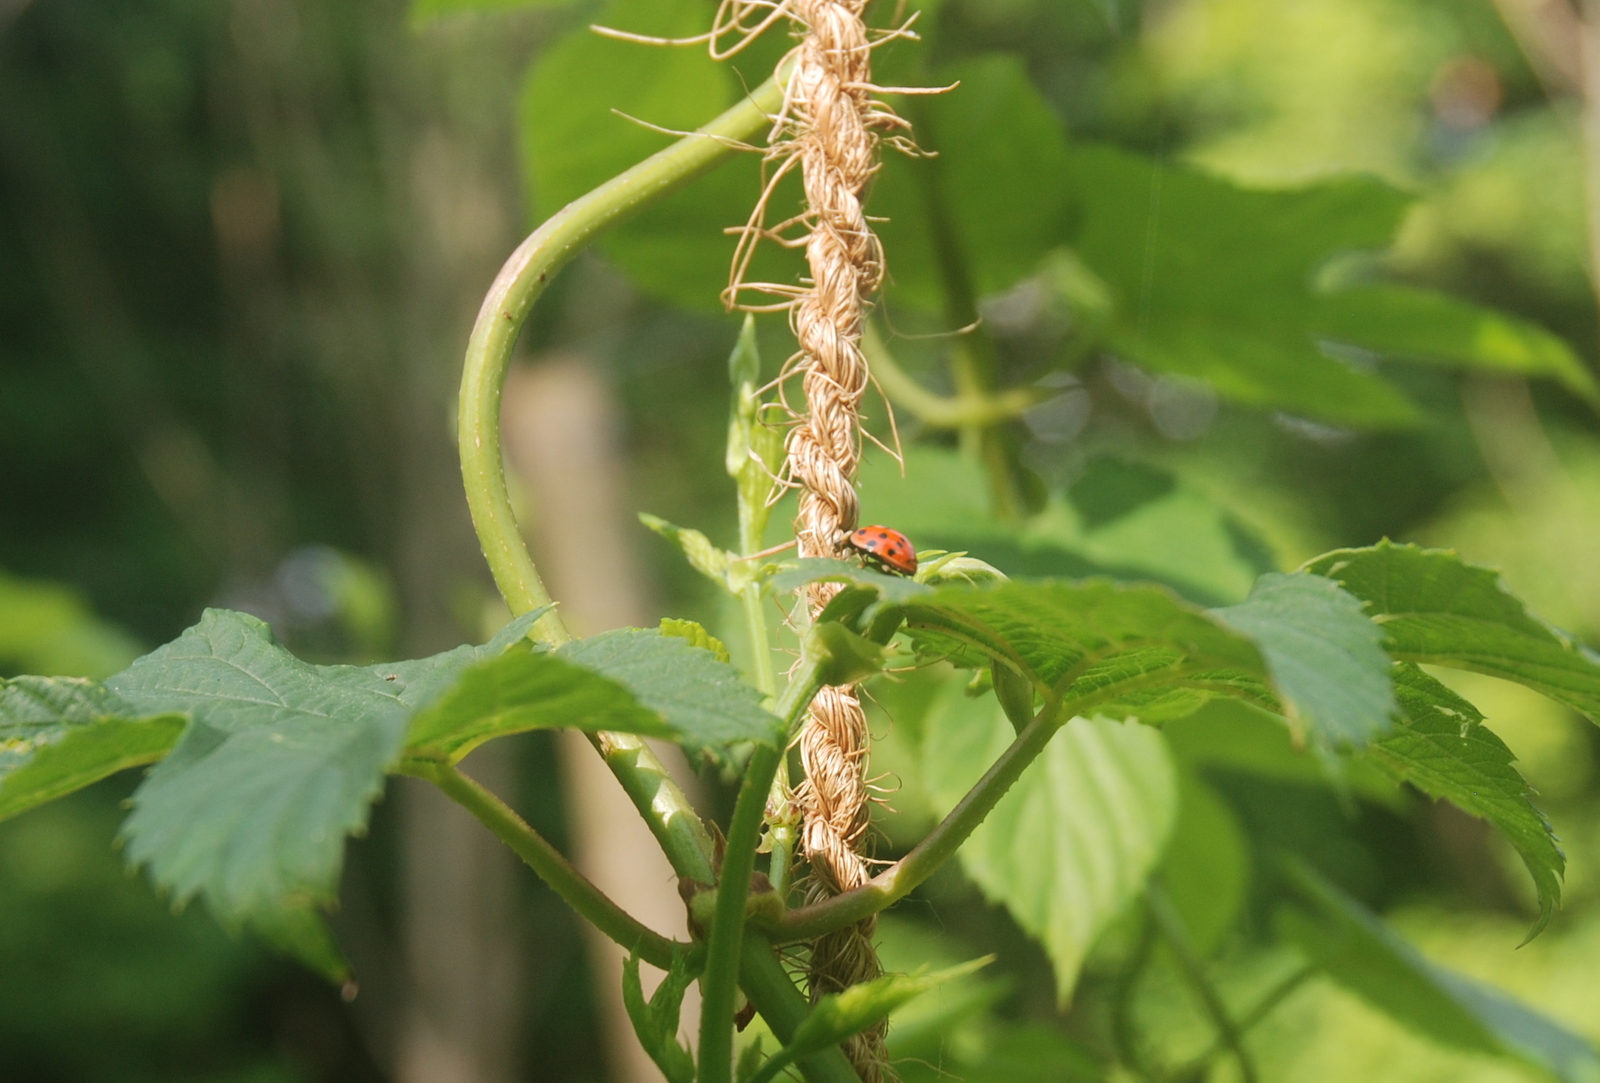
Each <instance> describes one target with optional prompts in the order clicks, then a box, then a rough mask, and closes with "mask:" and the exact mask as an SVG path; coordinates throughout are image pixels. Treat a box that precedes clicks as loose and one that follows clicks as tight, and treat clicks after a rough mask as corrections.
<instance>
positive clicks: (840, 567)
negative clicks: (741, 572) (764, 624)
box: [768, 557, 930, 603]
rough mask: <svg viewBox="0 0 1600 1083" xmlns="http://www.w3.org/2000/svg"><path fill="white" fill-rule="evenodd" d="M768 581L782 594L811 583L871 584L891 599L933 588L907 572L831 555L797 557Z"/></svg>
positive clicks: (894, 600)
mask: <svg viewBox="0 0 1600 1083" xmlns="http://www.w3.org/2000/svg"><path fill="white" fill-rule="evenodd" d="M768 583H769V584H770V586H771V589H772V590H773V591H774V592H775V593H778V594H787V593H789V592H790V591H795V590H799V589H800V588H801V587H804V586H806V585H808V584H810V583H848V584H853V585H855V586H861V587H869V588H871V589H872V590H875V591H877V593H878V596H879V597H880V598H882V599H883V600H884V601H887V602H891V603H897V602H903V601H905V600H907V599H908V598H917V597H921V596H924V595H926V594H927V593H928V592H929V590H930V588H929V587H927V586H924V585H923V584H921V583H918V582H917V581H916V580H915V579H907V578H906V577H905V576H903V575H889V574H888V573H887V572H880V571H878V570H876V569H874V568H863V567H862V566H861V565H859V564H852V563H850V562H849V561H848V560H834V559H832V558H831V557H805V558H804V559H801V560H796V561H793V562H791V563H789V564H786V565H784V567H783V568H782V569H780V570H779V571H778V573H777V574H776V575H774V576H773V577H772V578H771V579H769V580H768Z"/></svg>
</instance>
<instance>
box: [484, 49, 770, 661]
mask: <svg viewBox="0 0 1600 1083" xmlns="http://www.w3.org/2000/svg"><path fill="white" fill-rule="evenodd" d="M782 101H783V91H782V88H781V86H780V85H779V82H778V77H777V76H774V77H773V78H772V79H769V80H767V81H766V82H765V83H763V84H761V86H760V87H758V88H756V90H755V91H753V92H752V93H751V94H750V96H749V97H747V98H745V99H744V100H743V101H741V102H740V103H739V104H738V105H735V106H734V107H733V108H732V109H729V110H728V111H727V112H725V113H723V114H722V115H721V116H719V117H718V118H717V119H716V120H713V121H712V122H711V123H710V124H707V125H706V126H705V127H704V128H701V129H700V130H699V131H698V132H695V133H693V134H691V135H688V136H685V137H684V138H682V139H680V140H678V141H677V142H676V143H674V144H672V145H671V146H670V147H667V148H666V149H665V150H662V151H660V152H658V153H656V154H653V155H651V156H650V157H649V158H646V159H645V160H644V161H643V162H640V163H639V164H638V165H636V166H634V167H633V168H632V169H629V170H628V171H626V172H625V173H621V174H619V175H618V176H616V177H613V178H612V179H611V180H609V181H607V182H606V183H605V184H602V185H601V186H600V187H598V188H596V189H595V190H594V191H592V192H590V193H588V194H587V195H584V196H581V197H580V198H578V199H576V200H574V201H573V202H571V203H569V204H567V205H566V206H565V207H563V208H562V209H561V210H559V211H557V212H556V213H555V214H553V215H551V216H550V217H549V218H548V219H546V220H545V222H544V224H543V225H541V226H540V227H539V228H538V229H536V230H534V232H533V233H532V234H531V235H530V236H529V237H528V239H527V240H525V241H523V242H522V243H521V244H520V245H518V246H517V250H516V251H515V252H513V253H512V254H511V258H510V259H508V260H507V261H506V263H505V266H504V267H502V268H501V269H500V273H499V275H498V276H496V278H495V280H494V284H493V285H492V286H490V287H489V292H488V294H487V295H486V296H485V297H484V299H483V307H482V308H481V309H479V311H478V320H477V323H476V324H475V325H474V326H473V329H472V338H471V340H470V341H469V342H468V345H467V357H466V364H465V367H464V368H463V370H462V374H461V397H460V402H459V406H458V410H459V415H458V426H459V427H458V434H459V435H458V447H459V451H460V455H461V473H462V475H463V478H464V480H465V482H466V490H467V506H468V507H469V508H470V509H471V512H472V522H473V526H474V527H476V529H477V531H478V540H479V541H480V542H481V543H482V545H483V554H484V557H485V558H486V559H487V560H488V562H489V570H490V571H491V572H492V573H493V574H494V580H495V583H496V585H498V586H499V588H500V593H501V594H503V595H505V599H506V603H507V604H508V605H510V607H511V609H512V611H513V612H515V613H526V612H528V611H529V610H532V609H537V608H538V607H539V606H542V605H547V604H549V602H550V594H549V592H548V591H547V590H545V587H544V582H543V581H542V580H541V579H540V578H539V572H538V569H537V568H535V567H534V564H533V559H532V557H530V556H529V555H528V550H527V547H526V546H525V545H524V544H523V541H522V534H521V532H520V530H519V529H518V527H517V519H516V514H515V512H513V511H512V508H511V498H510V494H509V492H508V490H507V488H506V479H505V467H504V464H503V461H502V454H501V446H500V392H501V390H502V388H503V387H504V384H505V377H506V368H507V366H508V365H509V364H510V361H511V351H512V348H513V347H514V346H515V345H516V341H517V335H518V333H519V332H520V331H521V329H522V323H523V320H525V319H526V318H527V315H528V311H529V310H530V309H531V308H532V307H533V303H534V301H536V300H537V299H538V298H539V295H540V294H541V293H543V292H544V289H545V285H546V283H548V281H549V279H550V276H551V275H553V274H555V273H556V272H557V271H559V270H560V269H561V268H562V267H563V266H565V265H566V263H567V262H568V261H569V260H571V259H572V258H573V257H574V256H575V255H577V254H578V253H579V252H580V251H582V250H583V249H584V248H585V247H586V246H587V245H589V244H590V243H591V242H592V241H593V240H594V239H595V238H596V237H597V236H598V235H599V234H600V233H601V232H602V231H603V230H605V229H607V228H609V227H611V226H613V225H616V224H617V223H618V222H620V221H622V220H623V219H624V218H626V217H628V216H629V215H631V214H633V213H635V212H637V211H639V210H640V209H642V208H644V207H645V206H647V205H649V204H650V203H652V202H654V201H655V200H657V199H660V198H661V197H662V196H664V195H666V194H667V193H668V192H670V191H672V190H673V189H674V188H677V187H678V186H679V185H681V184H684V183H685V182H687V181H689V180H692V179H694V178H695V177H697V176H699V175H700V174H701V173H704V172H705V171H706V170H708V169H710V168H711V167H712V166H714V165H716V164H717V163H719V162H721V161H722V160H723V159H724V158H726V157H728V155H730V154H731V153H733V147H732V145H731V144H732V143H733V142H737V141H742V140H745V139H748V138H750V137H751V136H753V135H755V134H756V133H757V132H758V131H760V130H761V129H762V128H763V127H764V126H766V125H767V124H768V123H769V122H770V121H769V117H770V115H771V114H772V113H773V112H774V111H776V110H777V109H778V108H779V107H780V105H781V104H782ZM537 627H539V628H540V629H541V630H542V631H543V632H544V633H545V635H546V636H548V637H549V638H550V640H551V641H560V640H563V639H565V638H567V632H566V629H565V628H564V627H562V626H561V622H560V620H559V618H557V617H556V616H555V614H553V613H552V614H551V615H550V616H548V617H545V618H543V619H542V620H541V621H540V623H539V625H538V626H537Z"/></svg>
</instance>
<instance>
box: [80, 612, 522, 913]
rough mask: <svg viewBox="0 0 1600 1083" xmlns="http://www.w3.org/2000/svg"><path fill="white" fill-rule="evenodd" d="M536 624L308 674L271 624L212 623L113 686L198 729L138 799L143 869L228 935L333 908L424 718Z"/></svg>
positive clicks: (136, 827) (136, 830)
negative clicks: (419, 711)
mask: <svg viewBox="0 0 1600 1083" xmlns="http://www.w3.org/2000/svg"><path fill="white" fill-rule="evenodd" d="M531 617H535V614H527V615H525V616H524V617H522V618H519V619H518V620H517V621H514V622H513V623H512V624H511V625H509V626H508V627H507V628H506V630H505V631H504V632H502V634H501V635H500V636H499V637H496V639H495V640H494V641H493V642H491V643H489V644H487V645H485V646H483V647H459V648H457V649H455V650H453V651H449V652H447V653H445V654H441V655H436V656H434V657H433V658H428V659H422V660H419V661H413V662H398V663H390V664H386V665H380V666H367V667H361V668H358V667H355V666H315V665H311V664H309V663H307V662H302V661H300V660H299V659H297V658H295V657H294V656H293V655H291V654H290V653H289V652H288V651H286V650H284V649H283V648H282V647H280V646H279V645H278V644H276V643H275V642H273V639H272V633H271V631H270V630H269V629H268V628H267V626H266V625H265V624H263V623H262V622H261V621H259V620H257V619H256V618H254V617H251V616H248V615H246V614H243V613H233V612H229V611H227V610H218V609H210V610H207V611H206V613H205V615H204V616H203V617H202V618H201V620H200V623H199V624H197V625H195V626H194V627H193V628H190V629H189V630H188V631H186V632H185V633H184V634H183V635H181V636H180V637H178V639H176V640H174V641H173V642H171V643H168V644H167V645H165V646H163V647H160V648H158V649H157V650H155V651H153V652H151V653H150V654H147V655H145V656H144V657H143V658H141V659H139V660H138V661H136V662H135V663H134V664H133V665H132V666H130V667H128V669H127V670H125V671H123V672H122V673H120V674H118V675H117V676H115V677H112V678H111V679H110V680H108V681H107V682H106V684H107V686H108V687H109V688H110V689H111V690H112V691H113V692H115V693H117V694H118V695H120V696H121V697H122V698H123V699H124V700H126V701H127V702H128V703H130V704H131V705H132V706H133V707H134V709H135V710H137V711H140V712H143V713H149V714H154V713H158V712H173V711H186V712H188V714H189V715H190V717H191V719H192V721H191V723H190V725H189V728H188V729H187V730H186V731H185V732H184V734H183V737H182V738H181V739H180V740H179V742H178V744H177V747H176V748H174V749H173V751H172V753H171V755H169V756H168V757H167V758H166V759H165V760H163V761H162V762H161V763H160V765H158V766H157V767H156V769H155V770H153V771H152V772H151V773H150V776H149V777H148V778H147V779H146V780H145V782H144V784H143V785H142V786H140V787H139V789H138V791H137V792H135V794H134V796H133V812H132V813H131V814H130V816H129V817H128V820H127V822H126V824H125V825H124V828H123V833H124V836H125V837H126V839H127V842H128V860H129V861H130V862H131V863H132V864H134V865H148V866H149V867H150V870H151V873H152V875H153V876H154V878H155V880H156V882H157V883H158V884H160V885H161V886H162V887H165V888H167V889H169V890H171V891H172V893H173V895H174V897H175V899H176V900H177V902H179V903H180V904H181V903H183V902H185V901H187V900H188V899H190V898H191V897H193V896H194V895H196V894H204V895H205V897H206V900H207V902H208V903H209V904H210V906H211V908H212V909H213V911H214V912H215V913H216V914H217V916H218V917H219V918H221V919H222V920H223V921H224V922H236V921H238V920H239V919H241V918H251V919H255V920H258V921H267V922H271V921H274V920H277V916H278V915H280V914H281V912H282V910H283V908H284V907H285V906H302V907H303V906H305V905H306V904H308V903H311V902H316V903H325V902H329V901H331V900H332V898H333V895H334V889H335V886H336V883H337V880H338V872H339V865H340V858H341V855H342V852H343V847H344V838H345V836H346V835H348V834H350V833H352V832H358V831H360V830H362V829H364V828H365V825H366V819H367V807H368V805H369V804H370V803H371V802H372V800H373V799H374V798H376V797H377V796H378V794H379V793H380V792H381V790H382V788H383V778H384V771H385V769H386V768H387V767H388V766H389V765H390V764H391V763H393V762H394V760H395V757H396V755H397V754H398V752H399V751H400V746H401V742H402V740H403V738H404V736H405V730H406V721H407V718H408V717H409V716H410V714H411V712H412V711H413V710H414V709H416V708H417V707H418V706H420V705H422V704H424V703H426V702H427V701H429V700H431V699H432V698H433V697H435V696H437V695H438V694H439V693H440V692H442V691H443V690H444V689H445V688H447V687H448V686H449V684H450V683H451V682H452V681H453V680H454V679H455V677H456V675H457V674H459V673H460V672H461V671H462V670H463V669H465V668H466V667H468V666H469V665H471V664H472V663H473V662H475V661H477V660H478V659H479V658H481V657H483V656H485V655H488V654H494V653H498V652H499V651H501V650H503V649H504V648H505V646H506V644H507V643H508V642H510V641H512V640H515V639H520V638H521V637H522V636H523V635H524V634H526V631H527V628H528V625H529V623H530V621H529V618H531Z"/></svg>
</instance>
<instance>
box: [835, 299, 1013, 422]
mask: <svg viewBox="0 0 1600 1083" xmlns="http://www.w3.org/2000/svg"><path fill="white" fill-rule="evenodd" d="M862 350H863V352H864V353H865V354H866V355H867V368H868V369H870V370H871V372H872V376H873V379H875V380H877V381H878V386H879V387H881V388H882V389H883V393H884V394H885V395H887V396H888V397H889V401H891V402H893V403H894V404H895V405H896V406H899V407H901V408H903V409H906V410H909V411H911V412H912V413H913V414H915V415H916V417H917V420H918V421H920V422H922V423H923V424H924V425H927V426H929V427H930V428H935V429H961V428H966V427H970V426H975V425H976V426H985V425H996V424H999V423H1000V422H1002V421H1009V420H1011V419H1012V418H1015V417H1019V416H1020V415H1021V414H1022V412H1023V411H1024V410H1026V409H1028V408H1029V407H1030V406H1035V405H1037V404H1038V403H1040V402H1041V401H1043V399H1044V397H1045V396H1044V395H1043V394H1042V393H1040V392H1038V391H1036V390H1034V389H1031V388H1026V389H1024V388H1018V389H1013V390H1011V391H1002V392H1000V393H998V394H980V395H975V396H973V395H960V396H946V395H937V394H935V393H933V392H932V391H929V390H928V389H927V388H925V387H923V386H922V385H921V384H920V383H918V382H917V381H916V380H915V379H914V378H913V377H912V376H911V375H910V374H909V373H907V372H906V371H905V370H904V369H902V368H901V367H900V364H899V362H897V361H896V360H895V358H894V354H893V353H891V352H890V350H889V347H888V344H887V343H885V342H884V340H883V335H882V334H881V333H880V332H879V331H878V328H877V325H876V323H869V324H868V325H867V328H866V333H865V334H864V336H863V338H862Z"/></svg>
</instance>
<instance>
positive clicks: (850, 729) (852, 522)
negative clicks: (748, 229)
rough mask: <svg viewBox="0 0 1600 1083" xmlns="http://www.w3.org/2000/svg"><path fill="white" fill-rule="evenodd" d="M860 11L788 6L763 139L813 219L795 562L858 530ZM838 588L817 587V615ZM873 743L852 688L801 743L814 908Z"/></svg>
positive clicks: (868, 89)
mask: <svg viewBox="0 0 1600 1083" xmlns="http://www.w3.org/2000/svg"><path fill="white" fill-rule="evenodd" d="M864 7H865V0H790V3H789V5H788V9H789V15H790V17H791V18H792V19H793V20H794V21H795V22H796V23H798V24H799V25H800V26H801V27H802V28H803V30H804V37H803V39H802V41H801V44H800V46H799V48H798V49H797V51H796V55H795V67H794V73H793V75H792V77H791V79H790V82H789V86H788V94H787V100H786V102H785V106H784V112H783V114H782V115H781V116H780V118H779V120H778V124H777V126H776V128H775V130H774V138H773V140H772V148H773V149H772V156H773V158H774V159H775V160H777V161H778V162H780V163H781V164H779V166H778V167H777V169H776V170H774V180H775V179H776V177H777V176H781V175H782V174H783V173H785V172H788V171H789V169H791V168H792V167H793V165H794V163H795V162H796V161H798V163H799V167H800V170H801V179H802V182H803V185H804V188H805V195H806V203H807V207H808V210H807V213H806V215H805V217H804V219H803V222H804V223H805V224H806V225H807V226H809V234H808V235H807V236H806V238H805V242H804V243H805V251H806V260H807V263H808V265H809V267H810V276H811V284H810V287H809V288H808V289H805V290H803V291H801V292H799V294H798V296H796V297H794V300H793V302H792V307H791V308H790V312H791V320H792V323H793V326H794V331H795V336H796V338H797V339H798V341H799V344H800V353H799V354H798V355H797V357H796V359H795V360H794V361H793V362H792V363H791V364H793V365H796V366H798V368H799V369H800V371H801V372H802V374H803V376H802V384H803V387H804V390H805V397H806V412H805V413H804V414H803V415H801V416H799V417H798V418H797V419H796V424H795V426H794V427H793V428H792V429H791V430H790V433H789V438H788V442H787V452H788V462H787V473H788V476H789V478H790V479H791V480H792V481H793V483H794V484H796V485H797V486H799V487H800V488H801V490H802V493H801V497H800V515H799V521H798V523H797V525H796V534H797V536H798V539H799V550H800V555H801V556H802V557H814V556H837V555H839V554H840V553H841V552H842V551H843V549H844V548H845V544H846V540H847V539H848V537H849V535H850V532H851V531H852V530H854V529H855V527H856V525H857V520H858V518H859V508H858V504H857V501H856V491H855V476H856V468H857V465H858V463H859V461H860V457H861V435H860V412H861V399H862V396H863V395H864V394H865V393H866V389H867V383H868V376H867V367H866V361H865V359H864V357H863V356H862V352H861V333H862V323H863V319H864V317H865V309H866V303H867V299H868V298H869V297H870V296H871V295H872V294H873V293H874V292H875V291H876V290H877V288H878V284H879V283H880V282H881V281H882V278H883V251H882V249H881V247H880V246H879V243H878V238H877V237H876V236H875V235H874V234H873V232H872V228H871V226H870V225H869V224H868V223H867V218H866V214H865V212H864V209H863V206H862V198H863V195H864V193H865V191H866V188H867V185H868V184H869V183H870V182H871V180H872V176H873V174H874V173H875V172H876V171H877V168H878V154H879V143H880V139H879V136H878V134H877V131H876V130H875V129H876V128H881V127H891V126H894V125H895V124H896V123H897V118H895V117H894V116H893V114H891V113H889V112H887V111H886V110H884V109H883V108H882V107H881V106H879V105H877V104H876V103H874V102H873V101H872V97H871V95H872V90H873V87H872V65H871V60H872V46H873V42H872V39H871V37H870V36H869V34H868V31H867V28H866V26H865V24H864V23H863V21H862V17H861V15H862V9H863V8H864ZM769 192H770V188H769ZM764 205H765V197H764V198H763V203H762V209H764ZM760 213H761V209H758V216H759V214H760ZM746 240H747V241H750V242H751V243H753V241H754V237H753V236H752V235H750V234H748V233H747V237H746ZM741 247H743V246H741ZM747 265H748V261H747V259H746V260H745V261H743V262H742V263H741V264H736V268H735V283H734V289H735V291H737V288H738V287H739V285H740V283H739V281H738V279H739V277H740V274H741V273H742V269H743V267H744V266H747ZM837 590H838V587H837V586H832V585H825V584H817V585H814V586H812V587H811V588H810V593H809V599H808V600H809V603H810V607H811V610H812V612H813V613H816V612H817V611H819V610H821V608H822V607H823V606H825V605H826V604H827V602H828V600H829V599H830V598H831V597H832V596H833V594H834V593H835V592H837ZM869 743H870V735H869V733H868V730H867V721H866V716H865V714H864V713H863V712H862V710H861V701H860V699H859V698H858V697H857V695H856V692H855V690H854V689H853V688H848V687H830V688H824V689H823V690H822V692H821V693H820V694H819V695H818V696H817V698H816V700H815V701H814V702H813V703H812V706H811V713H810V717H809V718H808V719H807V721H806V723H805V725H804V727H803V728H802V730H801V733H800V754H801V759H802V762H803V763H804V765H805V771H806V779H805V781H804V782H803V783H802V784H801V786H800V789H799V791H798V792H797V794H796V799H797V801H798V803H799V805H800V807H801V810H802V812H803V814H804V823H803V826H802V829H801V846H802V848H803V851H804V853H805V855H806V857H807V858H808V859H809V860H810V862H811V866H812V869H813V872H814V876H813V878H812V883H811V889H810V890H811V894H812V895H813V896H814V897H820V896H825V895H830V894H835V893H838V892H841V891H848V890H850V889H852V888H855V887H859V886H861V885H862V884H864V883H865V882H866V881H867V880H868V879H869V877H870V875H871V873H870V870H869V864H868V860H867V858H866V857H865V856H864V855H863V853H862V844H863V842H864V841H865V836H866V832H867V827H868V796H867V786H866V777H865V772H866V767H867V755H868V751H869ZM873 926H874V923H873V922H871V921H868V922H864V923H862V924H861V925H857V926H853V927H850V928H847V929H843V930H840V931H839V932H837V933H833V934H830V935H829V936H827V937H824V938H822V939H820V940H818V941H817V942H816V943H815V944H813V945H812V958H811V974H810V977H811V990H812V996H813V998H815V997H819V996H822V995H825V994H828V993H833V992H837V991H839V990H840V989H844V988H848V987H849V986H851V985H854V984H856V983H858V982H862V981H867V980H870V979H872V978H874V977H877V976H878V975H879V974H880V973H881V972H882V968H881V966H880V964H879V962H878V958H877V955H876V953H875V951H874V950H873V947H872V940H871V936H872V932H873ZM883 1038H884V1032H883V1028H882V1027H879V1028H877V1029H876V1030H873V1031H869V1032H867V1033H865V1034H861V1035H858V1036H857V1037H856V1038H854V1039H852V1040H851V1041H850V1042H849V1043H847V1045H846V1048H845V1052H846V1054H847V1055H848V1056H849V1057H850V1060H851V1062H852V1063H853V1064H854V1065H855V1067H856V1070H857V1072H858V1073H859V1074H860V1075H861V1077H862V1079H863V1080H865V1081H866V1083H878V1081H879V1080H881V1079H882V1078H883V1077H884V1074H885V1072H886V1071H887V1068H886V1063H885V1062H886V1057H885V1052H884V1041H883Z"/></svg>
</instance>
